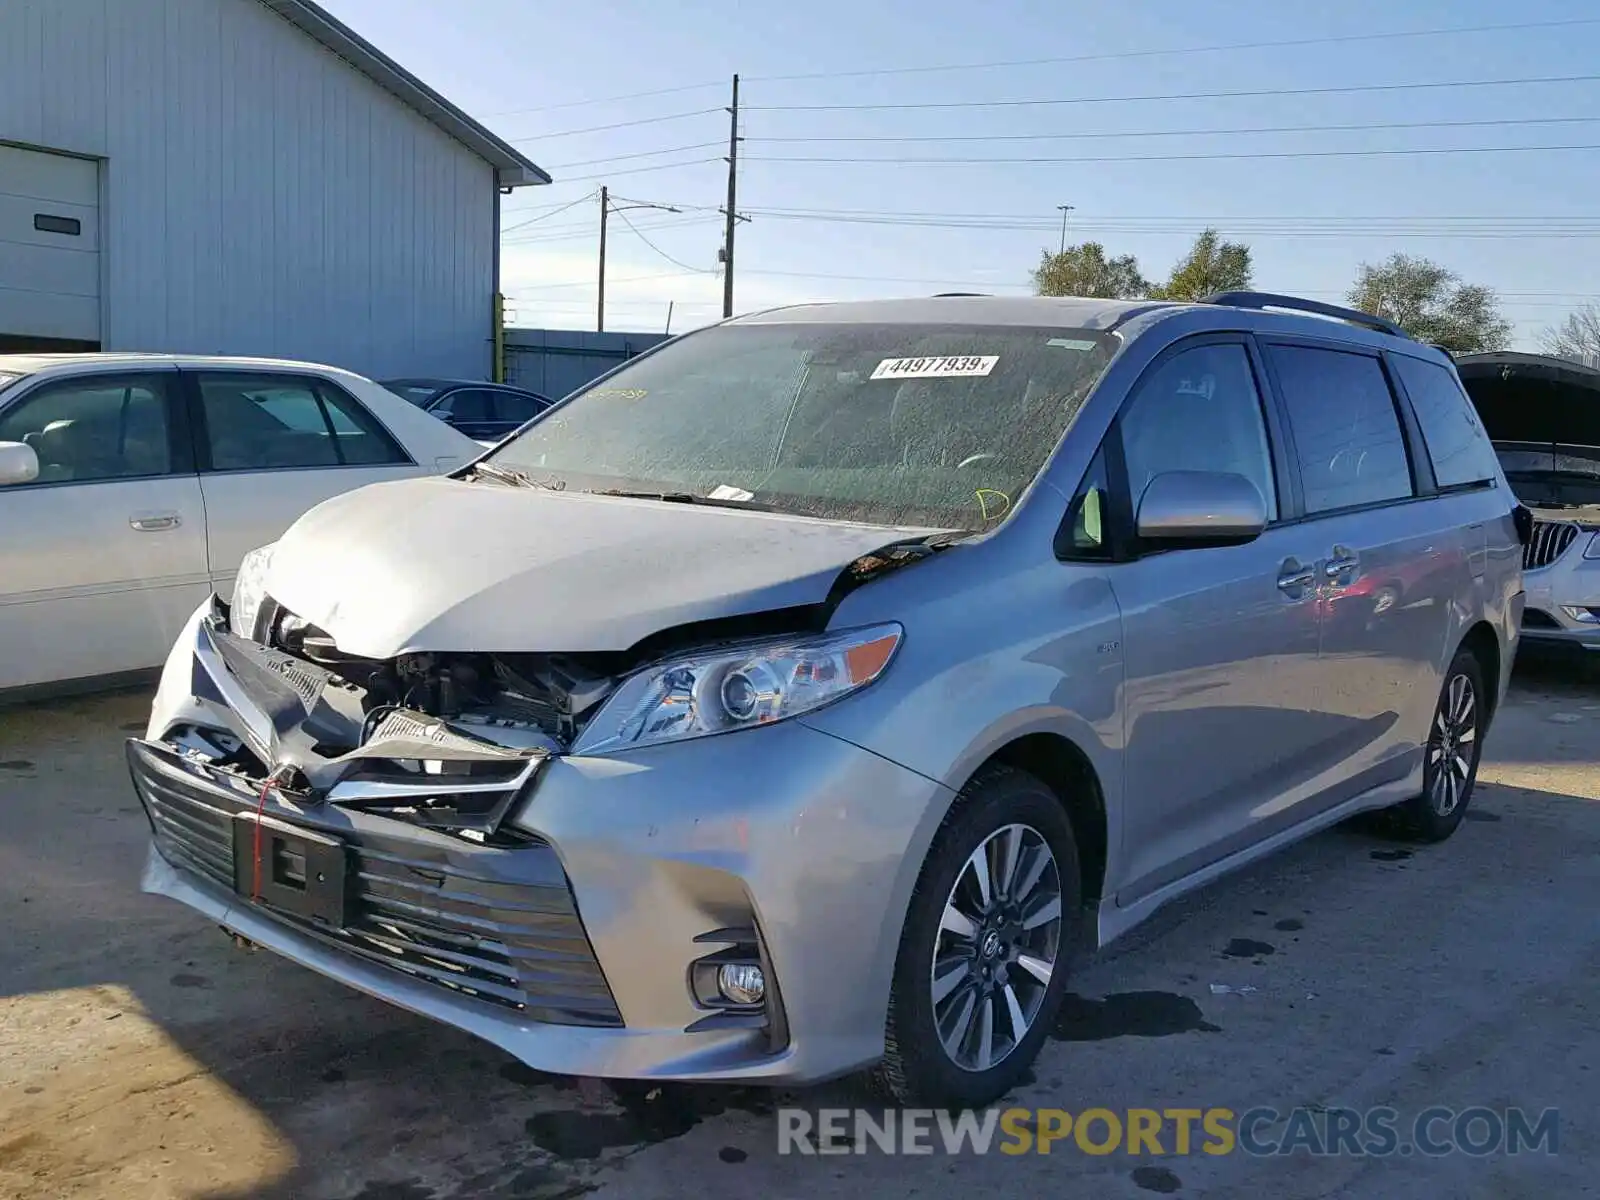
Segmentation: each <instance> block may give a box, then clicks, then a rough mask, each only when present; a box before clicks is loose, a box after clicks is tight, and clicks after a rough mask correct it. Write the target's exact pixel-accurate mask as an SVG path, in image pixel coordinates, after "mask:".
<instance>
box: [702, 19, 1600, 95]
mask: <svg viewBox="0 0 1600 1200" xmlns="http://www.w3.org/2000/svg"><path fill="white" fill-rule="evenodd" d="M1595 24H1600V18H1595V17H1577V18H1572V19H1568V20H1558V21H1524V22H1517V23H1515V24H1507V25H1463V26H1457V27H1455V28H1446V29H1412V30H1398V31H1394V32H1390V33H1351V34H1334V35H1331V36H1328V37H1314V38H1290V39H1287V40H1284V41H1273V42H1233V43H1229V44H1225V45H1216V46H1183V47H1176V48H1174V49H1170V50H1118V51H1110V52H1106V53H1098V54H1074V55H1071V56H1068V57H1064V58H1023V59H1013V60H1011V61H1009V62H979V63H951V64H947V65H943V66H929V67H873V68H868V69H866V70H859V71H813V72H809V73H806V74H799V75H748V76H745V77H744V78H745V79H747V80H748V81H750V82H752V83H777V82H789V81H794V80H803V79H853V78H863V77H866V76H876V75H927V74H935V73H940V72H946V71H983V70H990V69H994V68H1002V67H1004V68H1014V67H1045V66H1058V65H1062V64H1066V63H1086V62H1111V61H1116V60H1124V59H1130V58H1164V57H1179V56H1182V55H1187V54H1222V53H1229V52H1233V51H1239V50H1286V49H1290V48H1293V47H1298V46H1332V45H1340V44H1345V43H1351V42H1378V41H1394V40H1400V39H1406V38H1428V37H1446V36H1455V35H1459V34H1471V33H1512V32H1518V31H1522V30H1529V29H1558V28H1565V27H1570V26H1574V25H1595ZM705 86H713V85H709V84H708V85H705Z"/></svg>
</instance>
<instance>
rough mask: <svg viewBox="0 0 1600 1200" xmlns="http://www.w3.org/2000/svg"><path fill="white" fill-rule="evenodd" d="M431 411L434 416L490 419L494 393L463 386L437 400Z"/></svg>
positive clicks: (457, 418)
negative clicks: (457, 390)
mask: <svg viewBox="0 0 1600 1200" xmlns="http://www.w3.org/2000/svg"><path fill="white" fill-rule="evenodd" d="M433 412H434V415H435V416H440V417H454V418H455V419H456V420H458V421H492V420H494V393H493V392H486V391H484V390H482V389H481V388H463V389H462V390H461V391H459V392H451V393H450V394H449V395H448V396H446V397H445V398H444V399H443V400H441V401H439V403H438V404H436V405H434V407H433Z"/></svg>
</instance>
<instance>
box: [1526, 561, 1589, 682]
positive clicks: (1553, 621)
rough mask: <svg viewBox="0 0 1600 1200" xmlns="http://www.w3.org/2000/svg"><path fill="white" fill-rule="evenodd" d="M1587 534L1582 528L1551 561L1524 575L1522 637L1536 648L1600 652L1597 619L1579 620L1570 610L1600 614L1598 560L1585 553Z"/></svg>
mask: <svg viewBox="0 0 1600 1200" xmlns="http://www.w3.org/2000/svg"><path fill="white" fill-rule="evenodd" d="M1590 536H1591V535H1590V534H1589V533H1588V532H1584V533H1581V534H1580V535H1579V536H1578V537H1577V538H1576V539H1575V540H1574V542H1573V544H1572V545H1571V546H1570V547H1569V548H1568V549H1567V551H1566V552H1565V553H1564V554H1562V555H1561V557H1560V558H1558V559H1557V560H1556V561H1555V562H1554V563H1551V564H1550V565H1549V566H1547V567H1540V568H1538V569H1536V570H1532V571H1527V572H1524V574H1523V587H1524V588H1525V589H1526V592H1527V603H1526V606H1525V607H1524V609H1523V614H1522V642H1523V645H1524V647H1525V648H1526V649H1528V650H1533V651H1538V650H1546V651H1558V650H1571V651H1578V652H1582V651H1589V652H1593V653H1600V621H1595V620H1580V619H1578V618H1577V617H1575V616H1574V615H1573V612H1574V611H1576V612H1579V613H1582V612H1584V611H1585V610H1592V611H1593V612H1594V613H1596V614H1600V559H1597V558H1584V557H1583V552H1584V550H1585V549H1586V547H1587V546H1588V545H1589V538H1590Z"/></svg>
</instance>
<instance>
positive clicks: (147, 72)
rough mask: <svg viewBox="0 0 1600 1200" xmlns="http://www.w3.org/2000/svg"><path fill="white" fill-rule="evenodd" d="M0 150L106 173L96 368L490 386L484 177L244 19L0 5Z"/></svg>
mask: <svg viewBox="0 0 1600 1200" xmlns="http://www.w3.org/2000/svg"><path fill="white" fill-rule="evenodd" d="M0 141H12V142H17V143H21V144H27V145H34V146H39V147H41V148H47V149H57V150H64V151H69V152H74V153H78V154H86V155H93V156H96V157H100V158H103V159H105V160H106V161H105V163H104V164H103V170H102V196H101V204H102V210H103V211H102V222H103V224H102V230H103V235H104V244H103V261H104V264H105V265H104V267H103V275H104V295H105V302H104V303H105V313H104V316H105V319H104V321H103V323H102V329H103V341H104V344H105V346H106V348H107V349H136V350H156V351H173V352H184V353H227V354H269V355H278V356H284V357H290V358H304V359H311V360H316V361H322V362H330V363H334V364H336V365H339V366H345V367H349V368H352V369H354V370H357V371H361V372H363V373H366V374H369V375H385V374H409V373H415V374H435V373H436V374H448V375H467V376H476V377H487V376H488V375H489V373H490V358H491V348H490V336H491V320H492V318H491V300H492V294H493V287H494V284H493V280H494V263H493V256H494V219H495V218H494V174H493V170H492V168H491V167H490V166H489V164H488V163H485V162H483V161H482V160H481V159H479V158H478V157H477V156H476V155H475V154H473V153H472V152H471V151H469V150H468V149H467V148H466V147H464V146H462V145H460V144H459V143H458V142H456V141H455V140H454V139H453V138H451V137H449V136H448V135H447V134H445V133H444V132H443V131H442V130H440V129H439V128H437V127H436V126H434V125H432V124H430V123H429V122H428V121H426V120H424V119H423V118H422V117H420V116H418V115H417V114H416V113H414V112H412V111H411V110H410V109H409V108H407V107H405V106H404V105H403V104H401V103H400V102H399V101H398V100H396V99H395V98H394V97H392V96H390V95H389V94H388V93H386V92H384V91H383V90H382V89H380V88H379V87H378V86H377V85H376V84H374V83H372V82H371V81H370V80H368V79H367V78H366V77H364V76H362V75H361V74H359V73H358V72H357V71H356V70H355V69H354V68H352V67H350V66H348V65H347V64H346V63H344V62H343V61H342V60H340V59H339V58H337V57H336V56H334V55H333V54H331V53H329V52H328V51H327V50H325V49H324V48H323V47H322V46H320V45H318V44H317V43H316V42H314V41H313V40H312V39H310V38H308V37H307V36H306V35H305V34H303V33H301V32H300V31H299V30H298V29H296V28H295V27H294V26H292V25H290V24H289V23H288V22H287V21H285V20H284V19H282V18H281V17H279V16H277V15H276V14H274V13H272V12H270V11H269V10H268V9H266V8H264V7H263V6H262V5H261V4H259V3H257V2H256V0H0Z"/></svg>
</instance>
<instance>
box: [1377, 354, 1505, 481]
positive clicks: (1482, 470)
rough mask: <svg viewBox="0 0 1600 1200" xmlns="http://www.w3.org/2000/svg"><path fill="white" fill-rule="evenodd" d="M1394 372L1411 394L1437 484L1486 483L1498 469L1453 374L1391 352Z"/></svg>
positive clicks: (1468, 401)
mask: <svg viewBox="0 0 1600 1200" xmlns="http://www.w3.org/2000/svg"><path fill="white" fill-rule="evenodd" d="M1389 361H1390V362H1391V363H1393V364H1394V369H1395V372H1396V374H1398V375H1399V376H1400V382H1401V384H1402V385H1403V386H1404V387H1405V389H1406V395H1407V396H1409V397H1410V398H1411V409H1412V411H1413V412H1415V413H1416V414H1417V424H1418V425H1420V426H1422V440H1423V442H1424V443H1425V444H1426V445H1427V447H1428V458H1429V459H1430V460H1432V462H1433V477H1434V479H1435V480H1436V481H1437V482H1438V484H1439V486H1440V487H1442V488H1448V487H1461V486H1463V485H1466V484H1473V483H1487V482H1489V481H1490V480H1493V479H1494V478H1495V476H1496V474H1497V471H1496V465H1497V464H1496V460H1495V454H1494V446H1493V445H1491V444H1490V442H1489V435H1488V434H1486V433H1484V431H1483V425H1482V423H1481V422H1480V421H1479V420H1478V413H1477V410H1475V409H1474V408H1473V407H1472V402H1471V401H1470V400H1468V399H1467V395H1466V393H1465V392H1464V391H1462V390H1461V385H1460V384H1458V383H1457V382H1456V378H1455V376H1454V375H1453V374H1452V373H1451V372H1450V371H1449V370H1448V369H1447V368H1445V367H1442V366H1440V365H1439V364H1438V363H1430V362H1423V361H1422V360H1421V359H1416V358H1407V357H1406V356H1405V355H1403V354H1396V355H1393V356H1392V357H1391V358H1390V359H1389Z"/></svg>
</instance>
